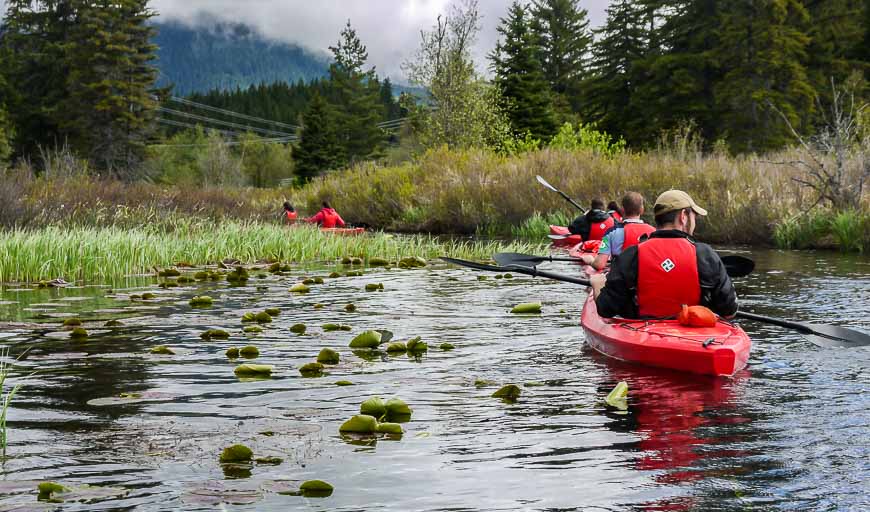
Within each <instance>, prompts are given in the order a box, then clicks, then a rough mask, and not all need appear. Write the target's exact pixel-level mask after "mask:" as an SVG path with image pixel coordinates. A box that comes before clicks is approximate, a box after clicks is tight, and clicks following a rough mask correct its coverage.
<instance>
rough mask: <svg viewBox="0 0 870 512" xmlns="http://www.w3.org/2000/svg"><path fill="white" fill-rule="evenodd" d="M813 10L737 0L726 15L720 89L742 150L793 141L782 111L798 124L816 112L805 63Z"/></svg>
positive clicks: (787, 0) (726, 126) (732, 138)
mask: <svg viewBox="0 0 870 512" xmlns="http://www.w3.org/2000/svg"><path fill="white" fill-rule="evenodd" d="M808 21H809V19H808V15H807V11H806V10H805V9H804V7H803V5H801V4H800V3H799V2H798V1H797V0H770V1H766V2H758V1H755V0H734V1H733V2H731V3H730V7H729V9H728V10H727V11H726V12H723V13H722V29H721V30H722V33H721V38H720V43H719V47H718V48H717V49H716V51H715V53H714V55H713V58H715V59H717V60H718V61H719V63H720V64H721V65H722V66H723V68H724V69H725V70H726V72H725V74H724V76H723V77H722V80H721V81H719V83H718V84H717V85H716V87H715V94H716V100H717V103H718V104H719V106H720V108H721V109H722V112H723V115H722V116H721V118H720V122H721V125H722V130H723V132H724V134H725V135H727V138H728V143H729V146H730V147H731V149H732V150H733V151H736V152H752V151H755V152H761V151H765V150H768V149H771V148H778V147H781V146H783V145H785V144H786V143H788V142H789V141H790V140H791V134H790V133H789V130H788V127H787V126H786V124H785V123H784V122H783V120H782V119H781V117H780V115H779V113H778V112H777V110H778V111H779V112H781V113H782V114H783V115H784V116H785V117H786V118H787V119H788V120H789V122H790V123H791V124H792V125H793V126H795V128H797V129H800V128H801V115H802V113H806V112H812V109H813V88H812V86H811V85H810V83H809V81H808V80H807V74H806V69H805V67H804V61H805V59H806V58H807V56H806V47H807V44H808V43H809V38H808V37H807V35H806V33H805V32H804V27H805V26H806V24H807V22H808Z"/></svg>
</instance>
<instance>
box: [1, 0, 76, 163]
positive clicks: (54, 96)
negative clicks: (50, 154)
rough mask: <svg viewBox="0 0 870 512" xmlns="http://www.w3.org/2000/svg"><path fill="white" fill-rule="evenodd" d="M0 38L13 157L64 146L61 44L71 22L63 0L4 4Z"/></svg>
mask: <svg viewBox="0 0 870 512" xmlns="http://www.w3.org/2000/svg"><path fill="white" fill-rule="evenodd" d="M6 4H7V8H6V17H5V19H4V23H5V27H4V34H3V38H2V46H3V51H4V52H6V55H7V61H6V63H5V66H4V67H5V75H6V80H7V81H8V86H9V89H10V90H11V91H13V94H12V95H10V96H9V97H8V98H7V100H8V103H7V108H8V109H9V114H10V119H11V122H12V124H13V125H14V126H15V129H16V131H17V137H16V138H15V141H16V143H15V153H16V154H17V155H19V156H34V155H38V154H39V149H40V148H41V147H42V148H47V147H54V146H56V145H60V144H63V143H64V142H65V141H64V139H63V136H62V135H61V134H60V127H59V117H60V113H61V112H62V111H63V109H64V107H65V104H66V100H67V98H68V93H67V88H66V78H67V76H68V74H69V66H68V63H67V60H66V57H65V52H66V49H65V45H66V43H67V41H68V39H69V32H70V30H71V29H72V27H73V24H74V22H75V11H74V9H73V6H72V5H71V4H70V2H68V1H66V0H8V1H7V2H6Z"/></svg>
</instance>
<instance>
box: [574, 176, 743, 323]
mask: <svg viewBox="0 0 870 512" xmlns="http://www.w3.org/2000/svg"><path fill="white" fill-rule="evenodd" d="M653 214H654V215H655V220H656V228H657V229H656V231H654V232H653V233H651V234H650V235H649V237H648V238H647V239H646V240H645V241H643V242H641V243H640V244H638V245H637V246H635V247H631V248H629V249H627V250H625V251H623V253H622V254H621V255H619V256H618V257H616V259H615V261H614V262H613V263H612V264H611V270H610V272H609V273H608V274H607V275H606V276H605V275H602V274H599V275H594V276H592V278H591V279H590V281H591V284H592V289H593V290H594V293H595V303H596V305H597V306H598V314H599V315H601V316H603V317H605V318H610V317H614V316H621V317H623V318H665V317H670V316H674V315H677V314H678V313H679V312H680V309H681V306H682V305H683V304H685V305H687V306H695V305H702V306H706V307H708V308H710V309H712V310H713V312H714V313H716V314H718V315H719V316H723V317H726V318H728V317H732V316H734V314H736V313H737V293H736V292H735V291H734V285H733V284H732V283H731V279H730V278H729V277H728V273H727V272H726V271H725V265H724V264H723V263H722V260H721V259H720V258H719V255H718V254H716V251H714V250H713V248H712V247H710V246H709V245H707V244H703V243H700V242H696V241H695V240H694V239H693V238H692V234H693V233H694V232H695V225H696V221H697V217H698V216H699V215H700V216H706V215H707V210H705V209H703V208H701V207H700V206H698V205H697V204H696V203H695V201H694V200H693V199H692V198H691V197H689V194H687V193H685V192H683V191H681V190H668V191H667V192H665V193H663V194H661V195H660V196H659V197H658V199H656V203H655V207H654V208H653Z"/></svg>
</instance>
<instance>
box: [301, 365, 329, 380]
mask: <svg viewBox="0 0 870 512" xmlns="http://www.w3.org/2000/svg"><path fill="white" fill-rule="evenodd" d="M299 373H301V374H302V376H303V377H320V376H321V375H323V364H322V363H317V362H314V363H306V364H303V365H302V366H300V367H299Z"/></svg>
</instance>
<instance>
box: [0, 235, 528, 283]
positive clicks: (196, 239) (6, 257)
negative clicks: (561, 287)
mask: <svg viewBox="0 0 870 512" xmlns="http://www.w3.org/2000/svg"><path fill="white" fill-rule="evenodd" d="M505 250H509V251H520V252H523V251H525V252H534V251H539V250H541V246H540V244H525V243H505V244H503V243H499V242H479V243H478V242H475V243H472V242H463V241H449V240H448V241H441V240H438V239H436V238H434V237H432V236H427V235H411V236H397V235H390V234H384V233H371V234H367V235H365V236H355V237H348V236H339V235H333V234H328V233H327V234H324V233H322V232H321V231H320V230H318V229H315V228H311V227H306V226H300V227H293V228H288V227H284V226H281V225H275V224H264V223H259V222H254V221H233V220H228V221H225V222H222V223H220V224H216V225H213V224H211V223H208V222H188V223H186V224H185V225H183V226H181V225H177V226H176V229H175V230H173V231H161V230H156V229H153V228H149V227H138V228H132V229H122V228H118V227H104V228H101V227H73V228H60V227H46V228H43V229H37V230H28V229H16V230H11V231H7V232H5V233H3V237H2V238H0V282H12V281H29V282H34V281H39V280H43V279H53V278H56V277H63V278H64V279H66V280H87V281H94V280H108V279H117V278H120V277H123V276H126V275H130V274H141V273H148V272H153V271H154V269H155V268H162V267H167V266H171V265H175V264H176V263H179V262H184V263H188V264H191V265H206V264H212V263H216V262H218V261H221V260H223V259H225V258H233V259H238V260H240V261H242V262H244V263H253V262H256V261H259V260H263V259H274V260H278V261H283V262H291V261H296V262H314V261H333V262H334V261H335V260H338V259H341V258H342V257H344V256H359V257H362V258H370V257H381V258H387V259H392V260H395V259H397V258H401V257H404V256H421V257H424V258H427V259H432V258H436V257H438V256H444V255H452V256H456V257H459V258H478V259H483V258H489V257H490V256H491V255H492V254H493V253H495V252H499V251H505Z"/></svg>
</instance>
